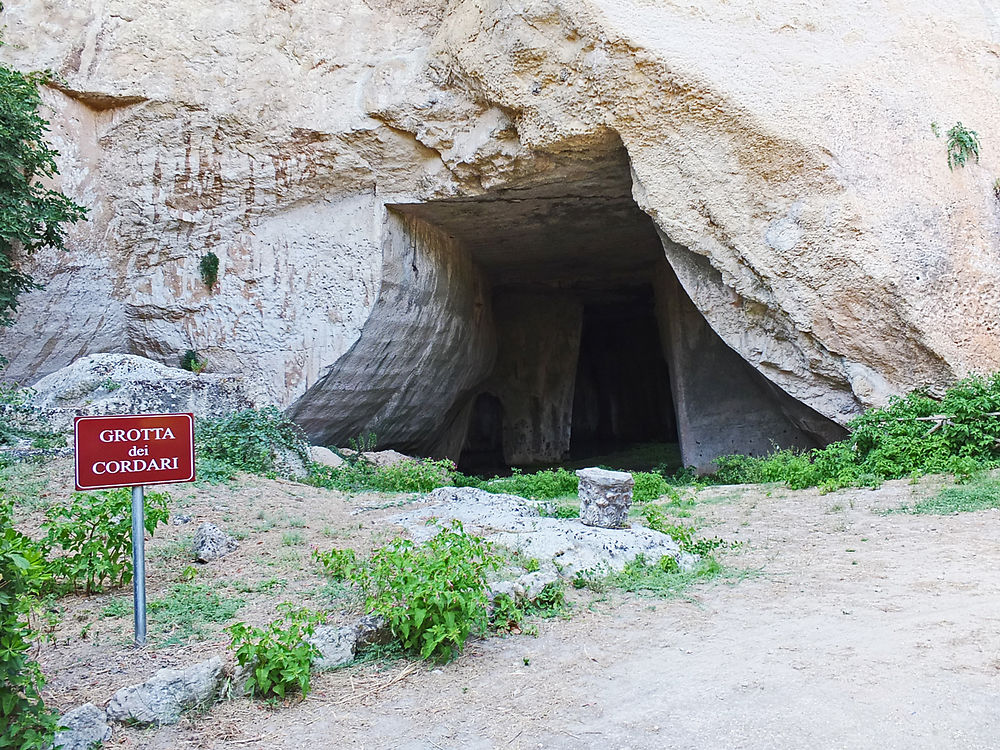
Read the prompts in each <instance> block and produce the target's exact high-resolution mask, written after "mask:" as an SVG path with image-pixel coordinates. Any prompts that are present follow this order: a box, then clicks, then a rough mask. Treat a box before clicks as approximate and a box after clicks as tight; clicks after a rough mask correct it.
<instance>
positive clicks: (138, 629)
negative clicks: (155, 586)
mask: <svg viewBox="0 0 1000 750" xmlns="http://www.w3.org/2000/svg"><path fill="white" fill-rule="evenodd" d="M145 505H146V496H145V492H144V490H143V487H141V486H139V487H133V488H132V610H133V612H134V613H135V645H136V646H145V645H146V528H145V527H146V519H145V515H146V513H145V511H146V508H145Z"/></svg>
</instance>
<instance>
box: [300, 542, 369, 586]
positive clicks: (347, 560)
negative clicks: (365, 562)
mask: <svg viewBox="0 0 1000 750" xmlns="http://www.w3.org/2000/svg"><path fill="white" fill-rule="evenodd" d="M311 557H312V559H313V560H315V561H316V562H318V563H319V564H320V567H322V569H323V574H324V575H325V576H326V577H327V578H330V579H331V580H334V581H349V580H351V579H353V578H354V577H355V576H356V575H357V574H358V573H359V572H360V570H361V565H360V563H359V562H358V557H357V555H356V554H355V553H354V550H352V549H331V550H328V551H326V552H322V551H320V550H318V549H317V550H313V552H312V555H311Z"/></svg>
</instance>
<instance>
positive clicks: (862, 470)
mask: <svg viewBox="0 0 1000 750" xmlns="http://www.w3.org/2000/svg"><path fill="white" fill-rule="evenodd" d="M998 415H1000V374H997V375H993V376H991V377H989V378H983V377H979V376H973V377H970V378H966V379H965V380H961V381H959V382H958V383H956V384H955V386H954V387H952V388H949V389H948V390H947V391H946V392H945V394H944V397H943V398H941V399H940V400H938V399H936V398H932V397H931V396H929V395H927V394H926V393H924V392H921V391H914V392H913V393H910V394H908V395H906V396H904V397H902V398H898V397H897V398H893V399H891V400H890V402H889V404H888V405H887V406H886V407H884V408H881V409H871V410H869V411H866V412H865V413H864V414H862V415H860V416H858V417H856V418H855V419H853V420H852V421H851V422H850V423H849V424H848V425H847V427H848V429H849V430H850V435H849V436H848V437H847V438H845V439H844V440H840V441H837V442H835V443H831V444H830V445H828V446H827V447H825V448H819V449H816V450H813V451H809V452H808V453H802V454H797V453H793V452H791V451H778V452H776V453H773V454H771V455H770V456H766V457H764V458H750V457H747V456H729V457H723V458H722V459H717V461H716V463H717V464H718V465H719V466H720V471H719V472H717V473H716V474H715V475H714V479H715V480H716V481H743V482H751V481H752V482H761V481H784V482H787V483H788V485H789V486H791V487H792V488H793V489H799V488H802V487H811V486H816V485H818V486H820V487H822V488H824V489H827V490H830V489H837V488H839V487H849V486H860V487H874V486H878V484H879V483H881V482H883V481H885V480H886V479H901V478H902V477H906V476H916V475H921V474H933V473H942V472H948V473H953V474H956V475H957V476H958V477H959V478H960V479H967V478H968V477H969V476H971V474H972V473H973V472H975V471H978V470H981V469H985V468H990V467H994V466H997V465H1000V416H998Z"/></svg>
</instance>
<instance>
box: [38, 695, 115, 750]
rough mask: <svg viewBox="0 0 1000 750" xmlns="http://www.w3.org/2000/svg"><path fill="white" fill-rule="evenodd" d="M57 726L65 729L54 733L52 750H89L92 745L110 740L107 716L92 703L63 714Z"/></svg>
mask: <svg viewBox="0 0 1000 750" xmlns="http://www.w3.org/2000/svg"><path fill="white" fill-rule="evenodd" d="M59 724H60V725H62V726H64V727H66V729H65V730H64V731H62V732H56V736H55V738H54V739H53V741H52V747H53V750H60V749H61V750H91V748H92V747H94V745H100V744H102V743H104V742H107V741H108V740H110V739H111V727H109V726H108V715H107V714H106V713H104V711H102V710H101V709H99V708H98V707H97V706H95V705H94V704H93V703H84V704H83V705H82V706H80V707H79V708H74V709H73V710H72V711H70V712H69V713H66V714H63V716H62V717H61V718H60V719H59Z"/></svg>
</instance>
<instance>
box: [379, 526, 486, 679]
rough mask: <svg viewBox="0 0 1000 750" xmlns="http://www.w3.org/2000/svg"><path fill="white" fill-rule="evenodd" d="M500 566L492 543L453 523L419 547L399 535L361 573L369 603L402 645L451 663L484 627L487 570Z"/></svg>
mask: <svg viewBox="0 0 1000 750" xmlns="http://www.w3.org/2000/svg"><path fill="white" fill-rule="evenodd" d="M499 567H500V558H499V556H497V555H495V554H494V553H493V552H492V551H491V549H490V546H489V544H488V543H487V542H485V541H484V540H483V539H481V538H479V537H477V536H473V535H470V534H466V533H465V530H464V529H463V528H462V524H461V523H459V522H458V521H453V522H452V523H451V525H450V526H447V527H444V528H442V529H441V531H440V532H439V533H438V534H437V535H436V536H434V537H433V538H431V539H430V540H428V541H427V542H425V543H424V544H421V545H419V546H418V545H415V544H413V542H410V541H408V540H405V539H396V540H394V541H393V542H392V543H391V544H389V545H388V546H386V547H382V548H380V549H378V550H376V552H375V554H374V555H373V556H372V559H371V562H370V563H369V565H368V566H367V567H366V568H365V569H364V570H363V571H362V575H361V580H362V585H363V588H364V589H365V591H366V592H367V599H366V607H367V609H368V611H369V612H371V613H372V614H377V615H381V616H382V617H384V618H385V619H386V621H387V622H388V623H389V626H390V627H391V628H392V632H393V634H394V635H395V636H396V638H398V639H399V641H400V642H401V643H402V644H403V646H404V648H406V649H408V650H412V651H415V652H417V653H419V655H420V657H421V658H424V659H428V658H435V659H437V660H440V661H448V660H450V659H452V658H454V657H455V656H457V655H458V654H459V653H460V652H461V651H462V648H463V646H464V645H465V641H466V640H467V639H468V637H469V635H470V634H472V633H474V632H482V631H484V630H485V629H486V625H487V616H486V611H487V603H488V599H487V591H486V574H487V572H488V571H490V570H497V569H499Z"/></svg>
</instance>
